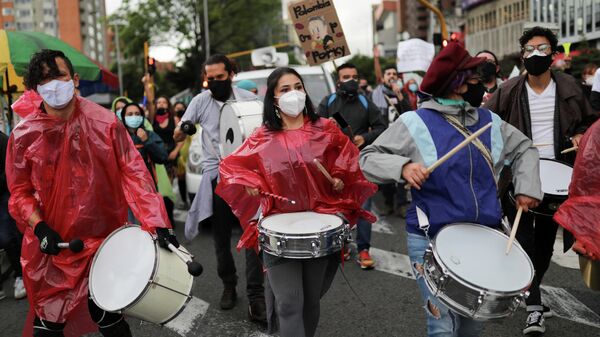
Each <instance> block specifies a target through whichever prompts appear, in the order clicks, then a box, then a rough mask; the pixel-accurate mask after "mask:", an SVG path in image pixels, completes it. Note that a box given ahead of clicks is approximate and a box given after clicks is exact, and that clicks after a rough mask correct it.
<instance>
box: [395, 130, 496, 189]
mask: <svg viewBox="0 0 600 337" xmlns="http://www.w3.org/2000/svg"><path fill="white" fill-rule="evenodd" d="M491 127H492V122H489V123H487V124H486V125H484V126H483V127H482V128H481V129H479V130H477V131H476V132H474V133H473V134H472V135H470V136H469V137H467V138H465V140H463V141H462V142H460V144H458V145H456V146H455V147H454V148H453V149H452V150H450V151H449V152H448V153H446V154H445V155H444V156H443V157H442V158H440V159H438V160H437V161H436V162H435V163H433V164H431V166H429V167H428V168H427V171H429V173H431V172H433V170H435V169H436V168H438V166H440V165H442V164H443V163H444V162H445V161H446V160H448V159H449V158H450V157H452V156H453V155H455V154H456V152H458V151H460V150H461V149H462V148H463V147H465V146H467V145H469V143H471V142H472V141H473V140H475V138H477V137H479V136H480V135H481V134H482V133H484V132H485V130H487V129H489V128H491ZM410 187H411V186H410V184H406V185H404V188H405V189H407V190H408V189H410Z"/></svg>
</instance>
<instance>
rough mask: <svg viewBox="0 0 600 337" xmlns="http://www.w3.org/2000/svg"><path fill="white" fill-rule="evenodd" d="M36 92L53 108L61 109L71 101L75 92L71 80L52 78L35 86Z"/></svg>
mask: <svg viewBox="0 0 600 337" xmlns="http://www.w3.org/2000/svg"><path fill="white" fill-rule="evenodd" d="M37 92H38V93H39V94H40V96H42V99H44V102H46V104H48V105H49V106H51V107H53V108H54V109H62V108H64V107H66V106H67V104H69V102H71V100H72V99H73V94H74V93H75V84H73V80H69V81H66V82H65V81H61V80H52V81H50V82H48V83H46V84H44V85H38V86H37Z"/></svg>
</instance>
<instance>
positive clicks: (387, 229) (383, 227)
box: [372, 216, 394, 234]
mask: <svg viewBox="0 0 600 337" xmlns="http://www.w3.org/2000/svg"><path fill="white" fill-rule="evenodd" d="M372 230H373V232H377V233H382V234H394V230H393V229H392V225H391V224H390V222H389V221H388V220H387V219H386V218H385V217H382V216H379V217H378V219H377V222H375V223H374V224H373V227H372Z"/></svg>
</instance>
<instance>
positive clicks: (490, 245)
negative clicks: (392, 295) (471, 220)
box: [423, 223, 534, 320]
mask: <svg viewBox="0 0 600 337" xmlns="http://www.w3.org/2000/svg"><path fill="white" fill-rule="evenodd" d="M507 242H508V237H507V236H506V235H504V234H503V233H501V232H499V231H496V230H494V229H491V228H489V227H485V226H481V225H476V224H468V223H460V224H452V225H449V226H446V227H444V228H442V229H441V230H440V231H439V233H438V234H437V236H436V237H435V239H434V240H432V241H431V244H430V248H429V249H427V251H426V252H425V256H424V264H423V269H424V278H425V283H426V284H427V287H428V288H429V289H430V290H431V292H432V293H433V294H434V295H435V296H436V297H437V298H438V299H439V300H440V301H441V302H442V303H444V304H445V305H446V306H448V308H450V309H451V310H453V311H455V312H457V313H459V314H461V315H464V316H467V317H470V318H473V319H476V320H489V319H496V318H503V317H506V316H509V315H510V314H512V313H513V312H514V311H515V310H516V309H517V307H518V306H519V304H520V303H521V301H523V300H524V299H525V298H526V297H527V295H528V292H527V289H529V287H530V286H531V282H532V281H533V274H534V270H533V264H532V263H531V260H530V259H529V257H528V256H527V254H526V253H525V251H524V250H523V249H522V248H521V246H519V245H518V244H517V242H515V243H514V245H513V247H512V249H511V251H510V253H509V254H508V255H505V250H506V244H507Z"/></svg>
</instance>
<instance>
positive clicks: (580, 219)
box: [554, 121, 600, 256]
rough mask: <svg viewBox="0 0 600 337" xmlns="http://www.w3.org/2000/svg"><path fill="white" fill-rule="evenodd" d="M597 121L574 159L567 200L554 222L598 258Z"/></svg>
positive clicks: (599, 157)
mask: <svg viewBox="0 0 600 337" xmlns="http://www.w3.org/2000/svg"><path fill="white" fill-rule="evenodd" d="M598 149H600V121H597V122H596V123H594V125H592V127H590V128H589V129H588V130H587V132H586V133H585V135H584V136H583V138H582V139H581V142H580V143H579V150H578V151H577V158H576V159H575V166H574V169H573V177H572V178H571V185H570V186H569V199H567V201H565V202H564V203H563V204H562V205H561V206H560V208H559V209H558V211H557V212H556V213H555V214H554V220H555V221H556V222H557V223H558V224H560V225H561V226H562V227H564V228H565V229H567V230H569V231H570V232H571V233H573V235H574V236H575V238H576V239H577V241H579V242H580V243H583V245H584V246H585V248H586V249H587V250H588V251H591V252H592V253H593V254H594V255H595V256H600V151H599V150H598Z"/></svg>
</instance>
